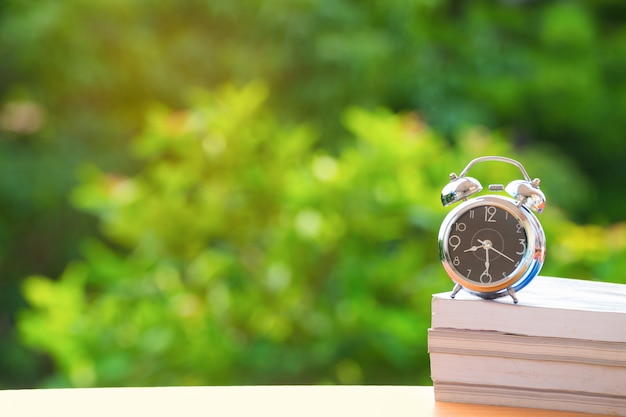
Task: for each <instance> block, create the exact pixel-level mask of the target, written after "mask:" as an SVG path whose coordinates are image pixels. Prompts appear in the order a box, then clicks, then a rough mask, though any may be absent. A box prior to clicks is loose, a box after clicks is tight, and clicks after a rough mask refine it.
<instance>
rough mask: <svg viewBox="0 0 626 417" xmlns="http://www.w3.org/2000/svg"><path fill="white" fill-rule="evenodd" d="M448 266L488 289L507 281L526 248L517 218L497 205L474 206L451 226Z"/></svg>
mask: <svg viewBox="0 0 626 417" xmlns="http://www.w3.org/2000/svg"><path fill="white" fill-rule="evenodd" d="M447 247H448V256H449V262H450V263H451V266H452V267H453V268H454V269H456V271H457V273H458V274H459V275H460V276H462V277H464V278H465V280H467V281H471V282H472V283H474V284H475V285H477V286H489V285H493V284H497V283H499V282H500V281H503V280H506V279H508V278H509V277H510V276H511V275H512V274H513V272H514V271H515V270H516V269H517V268H518V266H519V265H520V263H521V262H522V259H523V258H524V255H525V254H526V251H527V248H528V236H527V234H526V230H525V228H524V226H523V224H522V223H521V221H520V219H519V218H518V217H517V216H516V215H515V214H514V213H513V212H511V211H508V210H506V209H504V208H502V207H500V206H498V205H491V204H483V205H475V206H472V207H470V208H468V209H467V210H466V211H465V212H463V213H461V214H460V215H459V216H458V217H457V218H456V219H455V221H454V222H453V223H452V224H451V225H450V229H449V233H448V237H447Z"/></svg>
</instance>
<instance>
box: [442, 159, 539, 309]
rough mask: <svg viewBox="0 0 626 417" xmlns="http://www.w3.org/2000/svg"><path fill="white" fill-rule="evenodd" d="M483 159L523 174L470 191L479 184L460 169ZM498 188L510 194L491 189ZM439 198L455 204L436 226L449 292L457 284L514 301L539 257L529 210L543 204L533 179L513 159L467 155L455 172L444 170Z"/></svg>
mask: <svg viewBox="0 0 626 417" xmlns="http://www.w3.org/2000/svg"><path fill="white" fill-rule="evenodd" d="M488 161H489V162H493V161H495V162H504V163H508V164H512V165H514V166H516V167H517V168H519V170H520V171H521V173H522V175H523V177H524V179H519V180H515V181H513V182H511V183H509V184H508V185H507V186H506V187H505V186H503V185H502V184H492V185H489V191H490V192H492V194H488V195H481V196H476V197H472V196H474V195H475V194H477V193H479V192H480V191H482V189H483V188H482V185H481V184H480V182H478V180H477V179H475V178H472V177H469V176H467V175H466V174H467V172H468V171H469V170H470V168H472V166H474V165H475V164H478V163H482V162H488ZM501 191H505V192H506V193H507V194H508V195H509V196H510V197H509V196H502V195H496V194H495V193H498V192H501ZM470 197H472V198H470ZM441 202H442V203H443V205H444V206H450V205H453V204H458V205H457V206H456V207H455V208H454V209H453V210H452V211H451V212H450V213H448V215H447V216H446V217H445V219H444V220H443V223H442V224H441V228H440V229H439V257H440V259H441V263H442V264H443V267H444V269H445V270H446V272H447V274H448V275H449V276H450V278H451V279H452V281H454V282H455V283H456V285H455V287H454V290H453V291H452V294H451V297H452V298H454V296H455V295H456V294H457V293H458V292H459V291H460V290H461V289H463V290H465V291H468V292H470V293H472V294H474V295H477V296H479V297H482V298H487V299H494V298H498V297H502V296H506V295H509V296H511V298H513V301H514V302H515V303H517V301H518V300H517V296H516V293H517V292H518V291H519V290H521V289H522V288H524V287H525V286H526V285H528V283H529V282H531V281H532V279H533V278H534V277H535V276H537V274H538V273H539V270H540V269H541V266H542V265H543V261H544V258H545V251H546V239H545V235H544V232H543V228H542V227H541V224H540V223H539V221H538V220H537V218H536V217H535V214H534V213H541V212H542V211H543V209H544V207H545V204H546V198H545V196H544V194H543V192H542V191H541V190H540V189H539V179H538V178H536V179H534V180H531V179H530V177H529V176H528V174H527V173H526V170H525V169H524V167H523V166H522V164H520V163H519V162H517V161H515V160H513V159H510V158H505V157H502V156H483V157H480V158H476V159H474V160H472V161H471V162H470V163H469V164H468V165H467V166H466V167H465V169H464V170H463V171H462V172H461V174H460V175H459V176H457V175H456V174H454V173H452V174H450V182H449V183H448V184H447V185H446V186H445V187H444V188H443V190H442V192H441Z"/></svg>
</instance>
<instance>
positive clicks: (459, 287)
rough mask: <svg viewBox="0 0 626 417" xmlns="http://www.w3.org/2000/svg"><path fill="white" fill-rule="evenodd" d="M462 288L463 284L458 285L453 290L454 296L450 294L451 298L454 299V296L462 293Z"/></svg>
mask: <svg viewBox="0 0 626 417" xmlns="http://www.w3.org/2000/svg"><path fill="white" fill-rule="evenodd" d="M462 288H463V286H462V285H461V284H456V285H455V286H454V289H453V290H452V294H450V298H454V296H455V295H457V293H458V292H459V291H461V289H462Z"/></svg>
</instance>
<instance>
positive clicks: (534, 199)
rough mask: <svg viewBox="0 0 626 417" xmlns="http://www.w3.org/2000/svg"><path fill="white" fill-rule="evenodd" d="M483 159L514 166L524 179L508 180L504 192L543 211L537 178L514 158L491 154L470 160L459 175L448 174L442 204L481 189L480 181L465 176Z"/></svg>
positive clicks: (541, 195) (457, 199) (532, 208)
mask: <svg viewBox="0 0 626 417" xmlns="http://www.w3.org/2000/svg"><path fill="white" fill-rule="evenodd" d="M485 161H497V162H506V163H507V164H511V165H514V166H516V167H517V168H518V169H519V170H520V171H521V173H522V175H523V176H524V180H515V181H512V182H510V183H509V184H508V185H507V186H506V188H505V190H506V192H507V193H509V195H511V196H512V197H513V198H514V199H515V200H516V201H519V202H520V204H522V205H523V206H525V207H527V208H529V209H531V210H533V211H535V212H537V213H541V212H542V211H543V209H544V208H545V206H546V197H545V195H544V194H543V192H542V191H541V190H540V189H539V183H540V181H539V178H535V179H534V180H531V179H530V176H529V175H528V173H527V172H526V170H525V169H524V166H523V165H522V164H521V163H519V162H518V161H516V160H515V159H511V158H506V157H504V156H493V155H490V156H481V157H479V158H475V159H473V160H471V161H470V162H469V164H467V166H466V167H465V169H464V170H463V171H462V172H461V175H459V176H456V174H454V173H452V174H450V183H449V184H448V185H446V186H445V187H444V188H443V191H442V192H441V202H442V203H443V205H444V206H448V205H450V204H453V203H456V202H457V201H460V200H466V199H467V198H468V197H469V196H471V195H472V194H475V193H477V192H480V191H481V190H482V185H481V184H480V182H479V181H478V180H477V179H475V178H472V177H467V176H466V174H467V172H468V171H469V170H470V168H471V167H472V166H474V165H475V164H477V163H479V162H485Z"/></svg>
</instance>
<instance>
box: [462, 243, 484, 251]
mask: <svg viewBox="0 0 626 417" xmlns="http://www.w3.org/2000/svg"><path fill="white" fill-rule="evenodd" d="M480 248H482V245H481V246H472V247H471V248H469V249H465V250H464V251H463V252H476V251H477V250H478V249H480Z"/></svg>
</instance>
